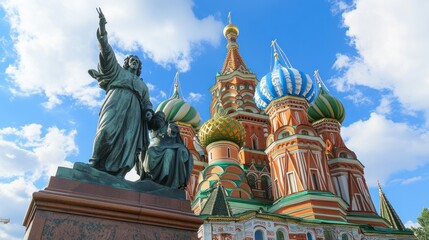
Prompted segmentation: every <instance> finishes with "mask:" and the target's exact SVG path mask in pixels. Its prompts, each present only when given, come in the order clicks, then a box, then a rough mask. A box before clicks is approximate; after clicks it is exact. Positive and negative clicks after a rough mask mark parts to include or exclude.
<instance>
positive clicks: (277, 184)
mask: <svg viewBox="0 0 429 240" xmlns="http://www.w3.org/2000/svg"><path fill="white" fill-rule="evenodd" d="M274 188H275V191H276V197H277V198H280V191H279V182H278V180H277V179H276V180H274Z"/></svg>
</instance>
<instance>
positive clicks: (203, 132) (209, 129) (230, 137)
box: [198, 108, 246, 147]
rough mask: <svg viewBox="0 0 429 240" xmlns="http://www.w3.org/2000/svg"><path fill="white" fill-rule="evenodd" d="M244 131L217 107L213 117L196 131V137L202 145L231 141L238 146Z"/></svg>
mask: <svg viewBox="0 0 429 240" xmlns="http://www.w3.org/2000/svg"><path fill="white" fill-rule="evenodd" d="M245 136H246V131H245V130H244V127H243V125H241V123H240V122H239V121H237V120H236V119H234V118H232V117H230V116H228V115H226V113H225V111H224V110H223V109H221V108H220V109H219V110H218V111H217V113H216V114H215V115H214V117H213V118H211V119H210V120H208V121H207V122H205V123H204V124H203V125H202V126H201V128H200V130H199V133H198V139H199V140H200V143H201V145H202V146H203V147H206V146H207V145H209V144H210V143H213V142H216V141H222V140H224V141H231V142H234V143H236V144H237V145H238V146H239V147H241V146H243V143H244V138H245Z"/></svg>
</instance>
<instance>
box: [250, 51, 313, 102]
mask: <svg viewBox="0 0 429 240" xmlns="http://www.w3.org/2000/svg"><path fill="white" fill-rule="evenodd" d="M315 86H316V84H315V83H314V81H313V80H312V79H311V78H310V77H309V76H308V75H306V74H304V73H303V72H301V71H299V70H297V69H295V68H292V67H291V68H288V67H283V66H282V65H281V64H280V62H279V60H278V59H276V61H275V64H274V68H273V70H272V71H271V72H270V73H268V74H267V75H265V76H264V77H262V79H261V81H260V82H259V84H258V85H257V86H256V91H255V102H256V105H257V106H258V107H259V108H261V109H265V108H266V107H267V106H268V105H269V104H270V103H271V101H273V100H275V99H278V98H281V97H285V96H295V97H301V98H305V99H306V100H307V102H308V103H311V102H313V100H314V99H315V98H316V87H315Z"/></svg>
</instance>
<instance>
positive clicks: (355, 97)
mask: <svg viewBox="0 0 429 240" xmlns="http://www.w3.org/2000/svg"><path fill="white" fill-rule="evenodd" d="M345 98H346V99H349V100H351V101H353V103H354V104H356V105H364V104H369V103H372V101H371V99H370V98H369V97H367V96H366V95H365V94H363V92H362V91H360V90H359V89H350V91H349V94H348V95H347V96H346V97H345Z"/></svg>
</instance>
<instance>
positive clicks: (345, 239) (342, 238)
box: [341, 233, 349, 240]
mask: <svg viewBox="0 0 429 240" xmlns="http://www.w3.org/2000/svg"><path fill="white" fill-rule="evenodd" d="M341 240H349V236H347V234H345V233H343V235H342V236H341Z"/></svg>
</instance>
